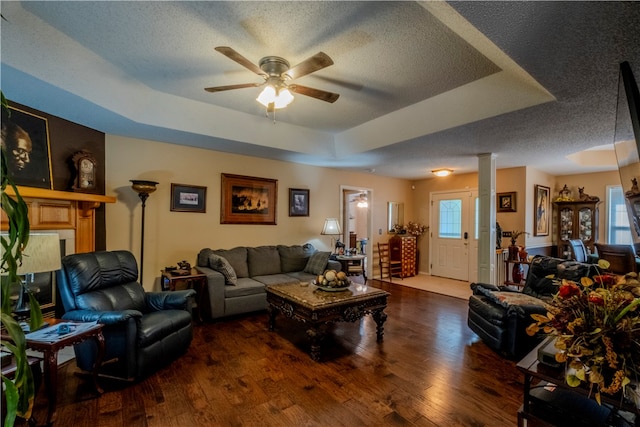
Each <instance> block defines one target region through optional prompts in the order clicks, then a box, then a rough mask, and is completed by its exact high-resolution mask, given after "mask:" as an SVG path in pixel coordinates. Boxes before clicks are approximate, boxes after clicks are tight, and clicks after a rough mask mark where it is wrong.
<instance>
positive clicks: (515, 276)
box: [511, 263, 524, 284]
mask: <svg viewBox="0 0 640 427" xmlns="http://www.w3.org/2000/svg"><path fill="white" fill-rule="evenodd" d="M523 278H524V270H523V268H522V264H520V263H515V264H513V269H512V270H511V280H512V281H513V283H518V284H519V283H520V282H522V279H523Z"/></svg>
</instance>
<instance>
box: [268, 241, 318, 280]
mask: <svg viewBox="0 0 640 427" xmlns="http://www.w3.org/2000/svg"><path fill="white" fill-rule="evenodd" d="M277 248H278V253H279V254H280V271H282V272H283V273H291V272H294V271H302V270H304V268H305V267H306V265H307V262H308V261H309V257H310V256H311V255H312V254H313V253H314V252H315V249H314V248H313V246H312V245H310V244H306V245H304V246H301V245H293V246H285V245H278V246H277Z"/></svg>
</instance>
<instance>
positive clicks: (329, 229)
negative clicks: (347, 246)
mask: <svg viewBox="0 0 640 427" xmlns="http://www.w3.org/2000/svg"><path fill="white" fill-rule="evenodd" d="M320 234H327V235H339V234H342V230H341V229H340V222H338V219H337V218H327V219H325V220H324V227H322V232H321V233H320Z"/></svg>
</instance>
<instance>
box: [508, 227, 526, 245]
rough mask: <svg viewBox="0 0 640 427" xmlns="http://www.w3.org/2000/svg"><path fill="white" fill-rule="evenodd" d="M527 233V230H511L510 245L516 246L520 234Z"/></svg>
mask: <svg viewBox="0 0 640 427" xmlns="http://www.w3.org/2000/svg"><path fill="white" fill-rule="evenodd" d="M523 234H525V235H527V236H528V235H529V232H528V231H519V230H514V231H512V232H511V246H516V243H517V242H518V237H520V236H521V235H523Z"/></svg>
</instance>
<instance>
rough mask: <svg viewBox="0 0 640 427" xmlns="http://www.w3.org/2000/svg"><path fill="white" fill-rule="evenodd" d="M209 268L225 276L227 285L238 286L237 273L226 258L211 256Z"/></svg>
mask: <svg viewBox="0 0 640 427" xmlns="http://www.w3.org/2000/svg"><path fill="white" fill-rule="evenodd" d="M209 266H210V267H211V268H213V269H214V270H215V271H217V272H219V273H221V274H222V275H223V276H224V281H225V284H227V285H234V286H235V285H237V284H238V277H237V276H236V272H235V270H234V269H233V267H231V264H229V261H227V260H226V259H225V258H223V257H221V256H218V255H215V254H209Z"/></svg>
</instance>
